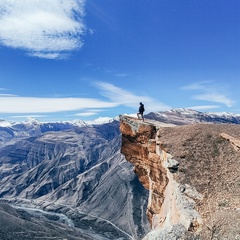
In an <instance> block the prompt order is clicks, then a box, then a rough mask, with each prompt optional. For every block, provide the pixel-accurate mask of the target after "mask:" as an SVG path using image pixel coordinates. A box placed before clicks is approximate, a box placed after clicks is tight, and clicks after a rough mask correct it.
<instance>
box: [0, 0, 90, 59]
mask: <svg viewBox="0 0 240 240" xmlns="http://www.w3.org/2000/svg"><path fill="white" fill-rule="evenodd" d="M84 5H85V0H34V1H33V0H21V1H19V0H1V1H0V44H1V45H4V46H7V47H11V48H18V49H23V50H26V51H27V52H28V54H29V55H32V56H35V57H40V58H49V59H56V58H63V57H64V56H65V54H66V53H69V52H71V51H73V50H75V49H78V48H80V47H81V46H82V40H81V36H82V35H83V34H84V32H85V29H86V27H85V24H84V22H83V16H84Z"/></svg>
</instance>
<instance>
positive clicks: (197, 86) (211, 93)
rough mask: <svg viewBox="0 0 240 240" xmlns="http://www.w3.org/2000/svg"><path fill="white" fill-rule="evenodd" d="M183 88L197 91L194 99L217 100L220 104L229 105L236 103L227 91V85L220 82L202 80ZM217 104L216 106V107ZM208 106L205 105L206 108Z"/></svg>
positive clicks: (193, 96)
mask: <svg viewBox="0 0 240 240" xmlns="http://www.w3.org/2000/svg"><path fill="white" fill-rule="evenodd" d="M181 89H182V90H189V91H195V92H196V93H194V94H193V95H192V99H195V100H201V101H208V102H215V103H219V104H224V105H225V106H227V107H232V106H233V104H234V103H235V102H234V101H233V100H232V99H231V98H230V97H229V96H228V93H227V92H226V90H225V89H226V86H221V85H220V84H218V85H217V84H214V83H213V82H211V81H202V82H197V83H193V84H190V85H187V86H184V87H182V88H181ZM215 107H216V106H214V108H215ZM206 108H207V106H205V109H206Z"/></svg>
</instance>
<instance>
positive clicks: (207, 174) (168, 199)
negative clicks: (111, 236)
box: [120, 116, 240, 240]
mask: <svg viewBox="0 0 240 240" xmlns="http://www.w3.org/2000/svg"><path fill="white" fill-rule="evenodd" d="M120 120H121V123H120V130H121V132H122V148H121V152H122V153H123V154H124V155H125V157H126V159H127V160H128V161H129V162H131V163H132V164H133V165H134V166H135V173H136V174H137V175H138V177H139V180H140V182H141V183H142V184H143V186H144V187H145V188H146V189H148V190H149V199H148V207H147V216H148V219H149V222H150V224H151V227H152V231H150V232H149V233H148V234H147V235H146V237H145V239H151V240H153V239H214V238H217V239H236V237H239V236H240V232H239V229H240V221H239V220H240V214H239V213H240V212H239V209H240V206H239V196H240V179H239V173H240V171H239V163H240V150H239V145H240V144H239V139H240V137H239V136H240V126H239V125H234V124H192V125H186V126H175V125H170V124H166V123H160V122H157V121H153V120H147V121H146V122H142V121H141V120H138V119H135V118H131V117H127V116H120ZM233 218H234V219H235V220H233Z"/></svg>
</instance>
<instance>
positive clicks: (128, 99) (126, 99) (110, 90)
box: [96, 82, 170, 112]
mask: <svg viewBox="0 0 240 240" xmlns="http://www.w3.org/2000/svg"><path fill="white" fill-rule="evenodd" d="M96 86H98V87H99V88H100V89H101V94H102V95H103V96H104V97H106V98H108V99H110V100H111V101H113V102H117V103H118V104H120V105H124V106H127V107H131V108H134V109H138V106H139V102H143V103H144V105H145V109H146V111H147V112H150V111H162V110H168V109H170V107H169V106H167V105H166V104H164V103H161V102H159V101H158V100H156V99H153V98H151V97H148V96H139V95H135V94H133V93H131V92H129V91H127V90H125V89H122V88H119V87H116V86H114V85H113V84H110V83H106V82H96Z"/></svg>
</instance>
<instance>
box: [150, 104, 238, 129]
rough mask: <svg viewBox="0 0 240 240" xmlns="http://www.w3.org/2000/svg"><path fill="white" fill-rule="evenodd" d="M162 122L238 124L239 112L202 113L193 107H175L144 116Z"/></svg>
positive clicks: (178, 123) (176, 123)
mask: <svg viewBox="0 0 240 240" xmlns="http://www.w3.org/2000/svg"><path fill="white" fill-rule="evenodd" d="M145 118H146V119H152V120H156V121H159V122H164V123H172V124H175V125H186V124H192V123H204V122H205V123H234V124H240V114H232V113H210V112H208V113H203V112H199V111H196V110H193V109H185V108H177V109H172V110H169V111H165V112H151V113H149V114H147V115H146V116H145Z"/></svg>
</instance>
